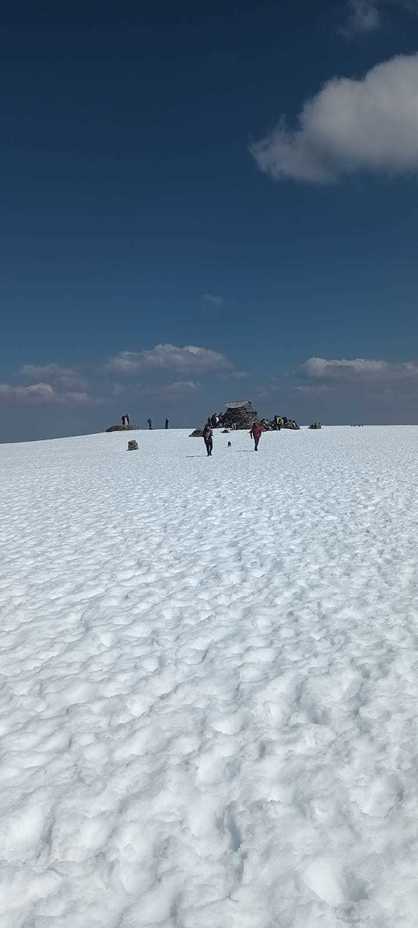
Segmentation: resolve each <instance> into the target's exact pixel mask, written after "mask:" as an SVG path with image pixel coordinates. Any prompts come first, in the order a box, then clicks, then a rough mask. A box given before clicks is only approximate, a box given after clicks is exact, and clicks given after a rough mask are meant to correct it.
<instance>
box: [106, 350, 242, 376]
mask: <svg viewBox="0 0 418 928" xmlns="http://www.w3.org/2000/svg"><path fill="white" fill-rule="evenodd" d="M109 367H110V369H111V370H112V371H115V372H116V373H118V374H137V373H139V372H141V371H146V370H148V371H170V370H171V371H178V372H182V373H187V372H190V373H194V372H196V373H202V374H204V373H210V372H215V371H224V370H228V369H230V368H231V367H232V365H231V362H230V361H228V359H227V358H226V357H225V355H223V354H221V353H220V352H218V351H212V350H211V349H209V348H199V347H198V346H196V345H184V346H183V347H180V346H178V345H170V344H168V345H155V347H154V348H151V349H150V350H148V351H138V352H134V351H121V352H119V354H117V355H115V357H114V358H112V359H111V361H110V362H109Z"/></svg>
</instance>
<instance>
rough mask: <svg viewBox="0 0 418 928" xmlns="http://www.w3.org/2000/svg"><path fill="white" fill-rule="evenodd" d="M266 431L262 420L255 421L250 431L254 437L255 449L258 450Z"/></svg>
mask: <svg viewBox="0 0 418 928" xmlns="http://www.w3.org/2000/svg"><path fill="white" fill-rule="evenodd" d="M263 432H264V429H263V426H262V425H261V422H253V425H252V429H251V432H250V435H251V438H253V439H254V451H258V445H259V441H260V438H261V435H262V433H263Z"/></svg>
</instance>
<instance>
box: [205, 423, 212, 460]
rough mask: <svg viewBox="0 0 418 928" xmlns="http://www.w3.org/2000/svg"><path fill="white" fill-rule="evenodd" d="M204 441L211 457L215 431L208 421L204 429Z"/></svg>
mask: <svg viewBox="0 0 418 928" xmlns="http://www.w3.org/2000/svg"><path fill="white" fill-rule="evenodd" d="M203 441H204V442H205V446H206V451H207V453H208V458H210V457H211V454H212V451H213V432H212V428H211V426H210V425H209V423H208V422H207V423H206V425H205V427H204V429H203Z"/></svg>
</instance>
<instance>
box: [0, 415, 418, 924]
mask: <svg viewBox="0 0 418 928" xmlns="http://www.w3.org/2000/svg"><path fill="white" fill-rule="evenodd" d="M187 435H188V433H187V432H183V431H182V432H174V431H169V432H167V433H165V432H153V433H146V432H138V433H133V432H132V433H129V438H135V437H136V438H137V439H138V441H139V445H140V450H139V451H138V452H131V453H127V451H126V447H127V436H126V435H124V434H111V435H99V436H89V437H83V438H72V439H63V440H59V441H47V442H39V443H33V444H20V445H2V446H0V479H1V503H0V515H1V518H0V555H1V563H0V612H1V625H0V746H1V755H0V864H1V877H0V914H1V915H2V920H1V925H2V926H4V928H47V926H48V928H51V926H54V928H116V926H118V928H151V926H159V928H175V926H176V928H224V926H226V928H302V926H303V928H306V926H308V928H317V926H318V928H338V926H346V925H355V926H365V928H366V926H367V928H394V926H396V928H411V926H414V928H415V926H416V924H417V919H418V916H417V912H418V872H417V861H418V605H417V580H418V573H417V524H418V502H417V483H418V428H413V427H411V428H409V427H403V428H359V429H355V428H353V429H349V428H333V429H324V430H322V431H321V432H310V431H308V430H303V431H301V432H299V433H295V432H281V433H280V434H277V433H276V434H267V435H264V436H263V437H262V439H261V444H260V451H259V452H258V454H254V452H253V451H252V450H251V449H252V443H251V440H250V438H249V436H248V435H247V434H246V433H242V434H234V435H232V437H231V436H224V435H218V434H216V435H215V449H214V454H213V457H212V458H210V459H207V458H206V456H205V453H204V447H203V441H201V440H200V439H199V440H198V439H189V438H188V437H187ZM228 437H229V438H230V439H231V440H232V448H230V449H228V448H227V440H228Z"/></svg>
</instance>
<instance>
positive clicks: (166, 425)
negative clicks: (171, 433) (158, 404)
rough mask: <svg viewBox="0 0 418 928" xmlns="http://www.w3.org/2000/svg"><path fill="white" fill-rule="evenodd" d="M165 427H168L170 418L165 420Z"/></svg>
mask: <svg viewBox="0 0 418 928" xmlns="http://www.w3.org/2000/svg"><path fill="white" fill-rule="evenodd" d="M165 427H166V429H168V419H166V420H165Z"/></svg>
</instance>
